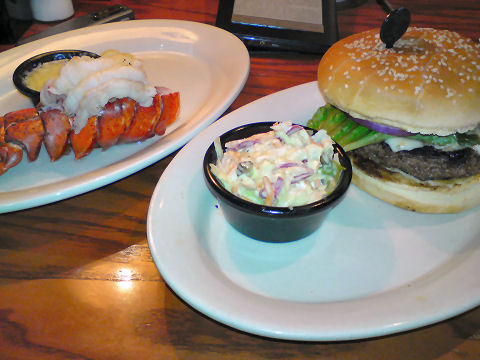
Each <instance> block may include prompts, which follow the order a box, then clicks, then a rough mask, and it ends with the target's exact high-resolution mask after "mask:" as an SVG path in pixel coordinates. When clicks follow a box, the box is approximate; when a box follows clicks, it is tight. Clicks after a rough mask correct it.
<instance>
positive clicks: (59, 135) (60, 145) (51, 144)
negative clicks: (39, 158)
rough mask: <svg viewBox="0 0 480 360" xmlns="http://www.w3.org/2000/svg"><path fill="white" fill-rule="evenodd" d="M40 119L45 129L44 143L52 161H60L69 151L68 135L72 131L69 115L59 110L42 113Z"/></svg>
mask: <svg viewBox="0 0 480 360" xmlns="http://www.w3.org/2000/svg"><path fill="white" fill-rule="evenodd" d="M40 118H41V119H42V121H43V125H44V127H45V134H44V137H43V141H44V143H45V149H47V152H48V155H50V160H51V161H55V160H57V159H59V158H60V157H61V156H62V155H63V154H64V153H65V150H66V149H67V146H68V135H69V134H70V131H71V130H72V128H71V126H70V120H69V119H68V117H67V115H65V114H64V113H62V112H61V111H60V110H58V109H53V110H48V111H44V112H40Z"/></svg>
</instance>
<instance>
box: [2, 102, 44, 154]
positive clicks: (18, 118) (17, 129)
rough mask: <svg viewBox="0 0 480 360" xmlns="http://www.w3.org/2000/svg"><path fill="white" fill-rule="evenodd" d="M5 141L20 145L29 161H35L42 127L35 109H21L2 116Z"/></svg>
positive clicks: (40, 143)
mask: <svg viewBox="0 0 480 360" xmlns="http://www.w3.org/2000/svg"><path fill="white" fill-rule="evenodd" d="M4 127H5V141H7V142H14V143H17V144H20V145H22V147H23V148H24V149H25V151H26V152H27V158H28V160H29V161H34V160H36V159H37V157H38V154H39V152H40V147H41V146H42V140H43V134H44V127H43V122H42V120H41V119H40V116H39V114H38V112H37V109H35V108H30V109H23V110H19V111H14V112H10V113H8V114H5V116H4Z"/></svg>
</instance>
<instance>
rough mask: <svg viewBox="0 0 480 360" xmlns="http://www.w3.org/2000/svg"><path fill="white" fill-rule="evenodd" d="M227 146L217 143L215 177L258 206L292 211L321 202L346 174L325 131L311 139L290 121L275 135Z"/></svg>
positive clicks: (276, 128)
mask: <svg viewBox="0 0 480 360" xmlns="http://www.w3.org/2000/svg"><path fill="white" fill-rule="evenodd" d="M225 147H226V149H225V152H223V150H222V148H221V146H220V144H219V140H218V139H217V140H216V141H215V148H216V152H217V162H216V163H215V164H210V166H211V170H212V172H213V174H214V175H215V176H216V177H217V178H218V179H219V180H220V181H221V182H222V184H223V186H224V187H225V188H226V189H227V190H228V191H230V192H232V193H233V194H234V195H236V196H238V197H240V198H243V199H245V200H248V201H251V202H254V203H257V204H262V205H268V206H278V207H293V206H300V205H305V204H308V203H312V202H315V201H318V200H321V199H323V198H324V197H325V196H326V195H328V194H329V193H330V192H331V190H332V189H333V188H334V187H335V185H336V184H337V182H338V177H339V174H340V173H341V171H342V167H341V165H340V163H339V161H338V157H337V155H336V154H334V151H333V140H332V139H331V138H330V137H329V136H328V135H327V133H326V131H324V130H319V131H318V132H317V133H316V134H314V135H313V136H310V135H309V134H308V133H307V131H306V130H305V129H304V128H303V127H301V126H299V125H292V123H291V122H280V123H276V124H274V125H273V126H272V131H269V132H266V133H261V134H256V135H253V136H251V137H248V138H245V139H241V140H235V141H231V142H229V143H227V144H225Z"/></svg>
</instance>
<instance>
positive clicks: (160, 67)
mask: <svg viewBox="0 0 480 360" xmlns="http://www.w3.org/2000/svg"><path fill="white" fill-rule="evenodd" d="M72 48H74V49H82V50H88V51H93V52H96V53H102V52H103V51H104V50H106V49H117V50H119V51H123V52H130V53H133V54H135V55H136V56H138V57H139V58H140V59H142V61H143V64H144V67H145V70H146V72H147V76H148V79H149V81H150V82H151V83H152V84H155V85H159V86H166V87H168V88H170V89H172V90H177V91H179V92H180V101H181V112H180V117H179V119H178V120H177V122H175V123H174V124H172V125H171V126H169V127H168V129H167V132H166V134H165V136H163V137H154V138H151V139H149V140H147V141H145V142H143V143H141V144H124V145H120V146H114V147H112V148H110V149H108V150H107V151H101V150H100V149H95V150H94V151H93V152H92V153H91V154H90V155H89V156H87V157H85V158H83V159H80V160H77V161H75V160H74V158H73V154H69V155H68V156H64V157H62V158H61V159H60V160H58V161H56V162H54V163H50V160H49V158H48V155H47V153H46V151H45V149H42V150H41V152H40V156H39V158H38V159H37V160H36V161H35V162H32V163H29V162H28V161H27V160H26V157H24V159H23V160H22V162H21V164H19V165H17V166H16V167H14V168H12V169H10V170H9V171H8V172H6V173H5V174H3V175H2V176H0V212H9V211H15V210H20V209H25V208H30V207H34V206H38V205H43V204H47V203H51V202H54V201H58V200H62V199H65V198H68V197H71V196H75V195H78V194H82V193H84V192H87V191H90V190H93V189H96V188H99V187H101V186H103V185H106V184H109V183H112V182H114V181H116V180H119V179H121V178H123V177H125V176H128V175H130V174H133V173H134V172H136V171H138V170H141V169H143V168H145V167H147V166H148V165H151V164H152V163H154V162H155V161H158V160H160V159H162V158H163V157H165V156H167V155H169V154H170V153H172V152H173V151H175V150H177V149H178V148H180V147H181V146H183V145H184V144H185V143H186V142H187V141H188V140H190V139H191V138H192V137H193V136H194V135H195V134H197V133H198V132H199V131H200V130H202V129H203V128H205V127H206V126H207V125H209V124H210V123H212V122H213V121H215V120H216V119H217V118H218V117H219V116H221V115H222V113H223V112H224V111H225V110H226V109H227V108H228V106H229V105H230V104H231V103H232V102H233V100H234V99H235V98H236V97H237V95H238V94H239V92H240V91H241V89H242V88H243V86H244V84H245V81H246V79H247V77H248V73H249V68H250V58H249V55H248V51H247V50H246V48H245V46H244V45H243V43H242V42H241V41H240V40H239V39H237V38H236V37H235V36H233V35H232V34H230V33H228V32H226V31H224V30H221V29H219V28H216V27H213V26H210V25H205V24H201V23H195V22H188V21H177V20H134V21H125V22H117V23H111V24H105V25H100V26H92V27H87V28H84V29H79V30H74V31H70V32H66V33H62V34H59V35H55V36H52V37H49V38H45V39H41V40H37V41H34V42H31V43H27V44H25V45H22V46H19V47H17V48H14V49H11V50H8V51H6V52H4V53H1V54H0V114H2V115H3V114H5V113H7V112H9V111H14V110H18V109H21V108H25V107H31V106H32V104H31V102H30V101H29V99H28V98H26V97H25V96H23V95H21V94H20V93H19V92H18V91H17V90H16V89H15V87H14V85H13V82H12V74H13V71H14V70H15V68H16V67H17V66H18V65H19V64H20V63H21V62H22V61H24V60H26V59H28V58H29V57H31V56H33V55H36V54H40V53H42V52H46V51H50V50H58V49H72Z"/></svg>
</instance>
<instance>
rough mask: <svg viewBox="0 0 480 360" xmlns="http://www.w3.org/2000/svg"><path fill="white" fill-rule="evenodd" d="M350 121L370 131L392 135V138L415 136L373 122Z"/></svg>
mask: <svg viewBox="0 0 480 360" xmlns="http://www.w3.org/2000/svg"><path fill="white" fill-rule="evenodd" d="M352 120H353V121H355V122H356V123H357V124H359V125H362V126H365V127H366V128H369V129H370V130H374V131H376V132H380V133H383V134H387V135H393V136H412V135H415V134H414V133H411V132H408V131H406V130H402V129H399V128H396V127H393V126H388V125H384V124H377V123H374V122H373V121H368V120H364V119H358V118H354V117H352Z"/></svg>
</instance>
